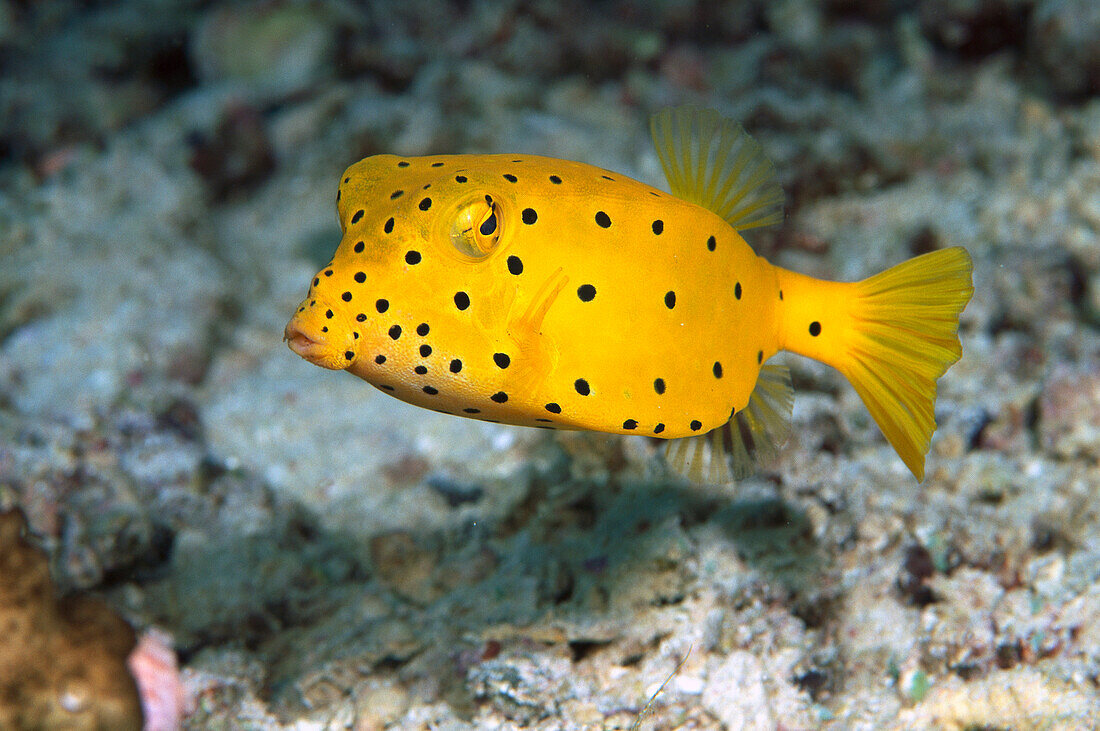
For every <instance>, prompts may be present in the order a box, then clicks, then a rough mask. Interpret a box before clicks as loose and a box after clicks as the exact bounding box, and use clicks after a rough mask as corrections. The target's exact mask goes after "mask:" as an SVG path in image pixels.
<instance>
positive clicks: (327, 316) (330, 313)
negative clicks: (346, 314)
mask: <svg viewBox="0 0 1100 731" xmlns="http://www.w3.org/2000/svg"><path fill="white" fill-rule="evenodd" d="M325 317H326V318H327V319H329V320H331V319H332V310H325Z"/></svg>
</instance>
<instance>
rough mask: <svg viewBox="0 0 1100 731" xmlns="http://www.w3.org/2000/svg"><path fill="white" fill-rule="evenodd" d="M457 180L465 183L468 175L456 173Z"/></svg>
mask: <svg viewBox="0 0 1100 731" xmlns="http://www.w3.org/2000/svg"><path fill="white" fill-rule="evenodd" d="M455 182H456V183H465V182H466V176H465V175H456V176H455Z"/></svg>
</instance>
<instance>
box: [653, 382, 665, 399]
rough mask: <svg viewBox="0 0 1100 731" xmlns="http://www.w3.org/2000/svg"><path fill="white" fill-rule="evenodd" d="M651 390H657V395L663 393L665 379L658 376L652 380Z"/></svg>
mask: <svg viewBox="0 0 1100 731" xmlns="http://www.w3.org/2000/svg"><path fill="white" fill-rule="evenodd" d="M653 390H654V391H656V392H657V395H658V396H660V395H662V394H664V392H665V379H663V378H658V379H656V380H655V381H653Z"/></svg>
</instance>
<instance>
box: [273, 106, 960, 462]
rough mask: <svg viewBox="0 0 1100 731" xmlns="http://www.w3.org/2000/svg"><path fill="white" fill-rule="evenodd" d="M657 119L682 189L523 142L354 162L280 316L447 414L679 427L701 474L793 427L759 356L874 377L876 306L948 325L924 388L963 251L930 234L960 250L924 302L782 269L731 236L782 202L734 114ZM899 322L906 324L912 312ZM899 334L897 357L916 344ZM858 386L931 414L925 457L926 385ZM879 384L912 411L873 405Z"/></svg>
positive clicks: (316, 351)
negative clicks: (296, 298) (885, 298)
mask: <svg viewBox="0 0 1100 731" xmlns="http://www.w3.org/2000/svg"><path fill="white" fill-rule="evenodd" d="M654 137H655V140H657V142H658V149H659V151H660V152H662V162H663V164H664V165H665V169H666V173H667V174H668V175H669V178H670V183H671V185H672V188H673V194H669V193H665V192H662V191H660V190H658V189H656V188H653V187H651V186H648V185H645V184H644V183H641V182H638V181H636V180H632V179H630V178H629V177H626V176H623V175H621V174H618V173H614V172H609V171H607V170H604V169H601V168H598V167H593V166H590V165H586V164H583V163H579V162H571V161H565V160H558V159H553V158H547V157H539V156H533V155H522V154H519V155H516V154H512V155H439V156H430V157H400V156H395V155H376V156H372V157H369V158H366V159H364V160H362V161H360V162H358V163H355V164H354V165H352V166H351V167H349V168H348V169H347V171H346V172H345V173H344V175H343V176H342V178H341V183H340V185H339V189H338V193H337V209H338V215H339V219H340V223H341V227H342V229H343V239H342V241H341V243H340V245H339V247H338V249H337V251H336V253H335V255H334V257H333V259H332V261H331V262H330V263H329V264H328V265H327V266H326V267H324V268H323V269H322V270H321V271H320V272H319V273H318V275H317V276H316V277H315V278H314V279H313V282H312V285H311V287H310V291H309V293H308V296H307V297H306V299H305V300H304V301H303V302H302V304H301V305H300V306H299V308H298V310H297V312H296V314H295V315H294V317H293V318H292V320H291V322H290V323H289V324H288V326H287V328H286V333H285V336H286V338H287V340H288V341H289V343H290V345H291V348H292V349H293V350H295V352H297V353H299V354H300V355H302V356H303V357H305V358H306V359H308V360H310V361H312V362H314V363H316V364H318V365H321V366H324V367H327V368H338V369H346V370H348V371H349V372H351V373H353V374H354V375H356V376H359V377H360V378H363V379H364V380H366V381H368V382H369V383H371V384H373V385H375V386H376V387H378V388H380V389H382V390H384V391H386V392H387V393H389V394H391V395H393V396H396V397H397V398H400V399H402V400H405V401H407V402H409V403H412V404H415V405H418V406H423V407H426V408H430V409H433V410H436V411H441V412H444V413H449V414H455V415H459V416H466V417H470V418H477V419H484V420H489V421H494V422H500V423H507V424H517V425H523V426H535V427H543V428H556V429H590V430H597V431H604V432H613V433H623V434H647V435H650V436H656V437H660V438H664V439H669V440H675V441H674V442H673V444H676V446H677V448H676V449H675V450H670V453H669V454H670V463H671V464H673V466H674V467H676V468H677V469H678V470H679V471H681V472H684V473H686V474H689V475H690V476H692V477H693V478H694V479H697V480H700V481H722V480H726V479H729V478H730V477H732V476H737V475H741V474H744V473H746V472H747V471H748V468H749V466H751V463H752V462H753V460H754V458H755V457H759V456H764V455H768V454H770V453H773V452H774V449H775V447H776V446H777V445H778V443H780V442H781V441H782V439H783V438H784V437H785V435H786V430H787V428H788V426H787V425H788V423H789V409H790V400H791V397H790V385H789V380H788V378H787V376H786V372H785V369H783V368H782V367H777V366H773V365H770V364H767V361H768V359H769V358H771V357H772V356H773V355H774V354H775V353H777V352H778V351H779V350H781V349H787V350H793V351H794V352H800V353H803V354H805V355H809V356H810V357H815V358H818V359H819V360H823V361H825V362H827V363H830V364H833V365H836V366H837V367H838V368H840V369H841V370H842V372H846V375H849V376H850V377H856V378H863V379H864V380H867V379H869V380H870V381H875V380H876V374H882V372H883V371H884V369H886V368H887V366H880V365H878V364H877V363H875V362H872V363H871V373H870V376H867V375H865V374H864V371H863V370H861V371H860V374H858V376H852V375H851V373H849V372H847V371H852V370H853V369H857V370H858V369H859V368H862V366H860V365H859V363H861V362H862V361H861V360H860V355H859V353H860V352H861V351H860V348H863V349H866V348H867V347H868V342H870V343H871V345H870V349H871V351H872V355H875V353H876V351H875V348H876V346H875V345H874V341H875V339H876V338H878V339H879V340H881V337H880V336H878V335H876V331H875V328H876V327H877V326H876V325H875V324H874V322H875V320H874V318H875V317H882V316H883V315H884V316H885V317H886V320H887V323H888V324H889V319H890V316H891V314H897V315H898V318H899V321H900V322H902V324H903V325H908V324H910V323H908V321H907V319H906V318H907V317H911V316H916V317H924V316H931V317H932V319H933V320H936V321H942V323H941V325H938V326H934V327H933V330H934V332H933V333H931V335H930V336H929V337H931V340H932V341H934V343H933V344H934V345H937V346H938V347H940V351H937V353H935V354H934V357H932V358H929V359H928V360H927V362H926V363H923V364H922V363H917V364H916V371H917V372H918V375H920V377H922V378H924V380H925V381H927V380H928V378H929V377H930V376H932V377H931V388H932V391H931V398H932V399H934V393H935V392H934V387H935V378H936V377H938V376H939V375H940V374H942V372H943V370H945V369H946V366H947V365H949V364H950V362H954V360H957V358H958V356H959V352H960V351H959V348H958V339H957V336H956V334H955V328H956V327H957V317H958V311H959V310H961V307H962V306H963V305H965V301H966V300H968V299H969V296H970V291H971V289H969V287H970V285H969V259H968V258H967V257H965V252H962V250H961V249H955V250H948V251H953V252H955V253H953V254H950V253H948V252H936V254H939V255H944V254H947V256H948V258H950V260H951V262H950V263H951V265H952V266H951V267H948V268H949V269H951V272H950V273H949V274H950V276H948V277H947V279H948V285H947V286H946V294H945V295H944V296H943V297H941V299H942V300H943V302H937V303H934V308H938V309H935V311H932V312H921V311H917V312H914V311H912V308H910V309H909V310H906V302H910V301H911V302H912V303H915V305H914V306H916V307H917V308H918V310H919V309H920V307H921V306H922V305H921V304H920V302H921V301H922V298H923V300H924V301H926V300H927V297H926V296H924V295H925V294H927V293H926V292H924V290H922V292H923V294H922V295H921V296H920V297H909V298H908V299H907V300H906V302H902V303H893V304H891V302H885V303H881V302H880V303H878V304H877V305H876V304H875V303H874V302H871V303H870V304H868V303H865V302H863V300H862V299H861V297H863V295H862V294H861V292H862V291H863V290H860V289H859V288H860V287H864V288H865V289H866V288H867V287H868V286H869V285H867V284H866V282H865V283H851V284H845V283H832V282H823V281H821V280H816V279H812V278H810V277H805V276H803V275H800V274H797V273H794V272H789V271H786V270H784V269H781V268H779V267H775V266H773V265H772V264H770V263H769V262H767V261H766V260H765V259H763V258H761V257H759V256H757V255H756V254H755V252H754V251H753V250H752V248H751V247H750V246H749V245H748V244H747V243H746V242H745V240H744V238H742V236H741V234H740V233H739V229H741V230H743V229H745V228H750V227H752V226H755V225H763V224H767V223H772V222H775V221H776V220H778V218H779V216H781V202H782V197H781V193H780V192H779V191H778V186H777V185H776V184H775V182H774V179H773V176H772V175H771V168H770V164H768V163H767V161H766V158H764V157H763V155H762V153H761V152H760V150H759V147H758V146H757V145H755V143H753V142H752V141H751V138H748V136H747V135H745V134H744V133H743V131H740V129H739V128H735V127H733V126H732V125H730V124H729V123H727V122H725V121H724V120H721V119H720V118H718V117H717V115H715V114H714V113H707V112H703V113H700V112H697V111H695V110H671V111H670V112H666V113H665V115H664V116H663V117H660V116H659V117H658V118H656V120H655V122H654ZM692 140H694V141H692ZM676 193H679V195H677V194H676ZM960 252H961V254H960ZM914 261H919V260H914ZM946 263H947V262H939V263H937V264H933V263H926V264H924V265H921V266H918V267H917V269H918V270H919V271H918V272H917V274H918V275H919V276H918V277H917V279H921V281H922V282H923V281H924V280H925V279H929V277H930V278H931V279H930V281H932V282H933V285H934V283H935V282H941V280H944V278H945V277H944V275H943V267H944V265H945V264H946ZM909 264H910V267H911V266H912V262H910V263H909ZM902 266H903V267H904V266H905V265H902ZM937 270H939V271H937ZM880 276H884V275H880ZM922 277H923V279H922ZM911 278H912V277H910V279H911ZM963 279H965V282H964V281H963ZM867 281H868V282H870V281H872V280H867ZM886 289H887V290H892V289H896V287H887V288H886ZM941 289H943V287H941ZM868 296H870V295H868ZM926 304H927V303H926ZM876 307H877V309H876ZM869 313H870V314H869ZM864 317H871V320H870V321H869V322H871V323H872V324H870V325H861V323H862V320H861V318H864ZM861 328H862V329H861ZM868 328H869V329H868ZM890 332H891V333H893V335H891V336H890V337H895V336H897V335H898V333H901V334H902V335H901V338H902V340H903V341H904V339H905V337H906V336H905V334H904V333H905V332H906V331H905V328H904V327H903V328H902V329H901V330H896V331H895V330H893V329H892V330H891V331H890ZM861 334H862V335H865V336H867V337H869V338H870V340H868V341H867V342H863V341H862V340H860V336H861ZM926 340H927V338H926ZM902 344H903V345H904V347H902V348H901V349H900V350H898V351H897V352H898V353H900V358H901V360H902V361H907V360H912V358H913V357H914V353H913V350H914V348H913V347H910V346H909V345H906V344H905V343H902ZM853 347H854V351H853ZM917 349H919V347H917ZM891 352H893V351H891ZM876 357H877V356H876ZM893 360H894V361H897V360H898V358H894V359H893ZM887 361H889V362H892V361H890V359H889V358H888V359H887ZM948 361H949V362H948ZM945 363H946V365H945ZM909 365H913V364H911V363H910V364H909ZM902 366H903V367H904V366H906V364H905V363H902ZM864 370H865V368H864ZM910 370H911V369H910ZM933 374H934V375H933ZM887 375H889V374H887ZM894 375H895V376H896V377H899V378H902V380H905V379H907V378H908V377H909V375H910V373H909V371H904V372H899V373H897V374H894ZM854 382H855V381H854ZM856 385H857V389H858V388H861V387H863V388H864V390H863V391H861V395H863V396H864V399H865V401H867V400H868V399H870V400H871V402H872V403H869V407H871V409H872V413H873V414H875V416H876V419H879V417H880V416H884V417H889V418H887V422H890V420H891V419H892V420H893V422H891V423H892V426H891V425H890V424H889V423H888V425H887V426H885V427H884V431H887V436H888V437H890V436H891V433H890V431H889V430H891V429H892V431H893V432H896V433H900V435H901V437H905V436H906V433H907V432H915V431H923V432H927V433H926V434H917V435H916V437H915V439H916V442H915V443H914V444H912V445H909V446H903V447H902V448H899V453H901V452H902V451H903V449H905V450H906V451H905V453H904V454H903V458H906V461H907V464H909V465H910V467H911V468H912V469H914V473H917V472H918V468H915V466H916V464H917V461H919V470H923V455H924V452H925V451H926V450H927V439H928V438H929V437H930V435H931V429H932V428H934V422H932V423H931V427H929V419H930V418H931V417H930V412H931V401H928V394H927V390H928V389H927V384H924V385H921V384H917V385H915V386H914V385H904V384H903V385H901V386H897V392H896V393H891V392H890V389H889V388H887V389H886V390H887V393H886V394H885V396H884V395H883V393H881V391H882V388H881V387H879V386H877V385H872V386H867V385H866V384H865V383H858V382H857V383H856ZM867 389H870V391H868V390H867ZM864 391H866V393H865V392H864ZM871 391H874V392H873V393H872V392H871ZM914 391H915V392H918V395H920V397H921V398H922V399H924V400H925V401H928V404H927V407H926V408H925V406H924V404H923V402H921V403H917V402H916V401H914V399H913V398H912V393H910V392H914ZM891 398H894V401H895V402H897V403H900V404H901V408H902V409H903V410H904V411H906V412H907V414H908V416H906V415H905V414H903V415H902V416H900V417H899V416H898V415H897V414H895V413H893V412H890V413H885V414H879V413H875V409H876V406H875V404H876V403H878V402H881V401H883V400H884V399H885V400H886V401H889V400H890V399H891ZM922 409H923V410H922ZM887 411H889V409H887ZM910 412H911V413H910ZM925 412H927V413H925ZM907 418H908V419H909V420H910V421H912V422H913V424H909V423H905V422H906V419H907ZM879 423H880V424H882V423H883V421H882V420H881V419H880V420H879ZM921 438H923V440H924V441H923V444H922V443H920V439H921ZM891 441H894V440H893V439H891ZM910 441H913V439H910ZM895 446H898V445H897V444H896V443H895ZM914 450H918V451H919V455H918V454H917V453H916V451H914ZM918 457H919V460H918Z"/></svg>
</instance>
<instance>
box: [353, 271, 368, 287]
mask: <svg viewBox="0 0 1100 731" xmlns="http://www.w3.org/2000/svg"><path fill="white" fill-rule="evenodd" d="M355 281H356V282H358V283H359V284H362V283H363V282H365V281H367V275H366V274H365V273H364V272H356V273H355Z"/></svg>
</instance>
